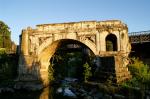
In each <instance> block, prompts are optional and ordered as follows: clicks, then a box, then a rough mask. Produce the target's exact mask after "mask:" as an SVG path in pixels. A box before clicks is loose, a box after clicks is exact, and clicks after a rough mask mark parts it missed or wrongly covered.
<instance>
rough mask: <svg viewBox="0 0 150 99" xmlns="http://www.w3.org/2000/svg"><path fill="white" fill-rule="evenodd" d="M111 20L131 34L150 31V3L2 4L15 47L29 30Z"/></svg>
mask: <svg viewBox="0 0 150 99" xmlns="http://www.w3.org/2000/svg"><path fill="white" fill-rule="evenodd" d="M110 19H119V20H122V21H123V22H124V23H126V24H127V25H128V28H129V32H136V31H145V30H150V0H0V20H2V21H4V22H5V23H6V24H7V25H8V26H9V27H10V30H11V33H12V35H11V38H12V40H13V41H15V42H16V44H18V43H19V35H20V34H21V30H22V29H23V28H26V27H28V26H31V27H33V28H35V26H36V25H37V24H46V23H60V22H74V21H86V20H97V21H102V20H110Z"/></svg>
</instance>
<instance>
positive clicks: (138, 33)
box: [128, 30, 150, 36]
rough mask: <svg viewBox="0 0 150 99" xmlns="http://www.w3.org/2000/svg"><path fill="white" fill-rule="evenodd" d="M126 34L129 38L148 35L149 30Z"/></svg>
mask: <svg viewBox="0 0 150 99" xmlns="http://www.w3.org/2000/svg"><path fill="white" fill-rule="evenodd" d="M128 34H129V36H139V35H150V30H148V31H140V32H131V33H128Z"/></svg>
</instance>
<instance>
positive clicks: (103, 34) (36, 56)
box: [18, 20, 130, 85]
mask: <svg viewBox="0 0 150 99" xmlns="http://www.w3.org/2000/svg"><path fill="white" fill-rule="evenodd" d="M111 34H112V35H115V37H116V40H117V41H116V42H117V50H113V51H111V52H110V51H107V50H106V38H107V37H108V36H109V35H111ZM121 35H124V36H123V37H122V36H121ZM65 39H70V40H74V41H78V42H81V43H82V44H84V45H86V46H87V47H88V48H90V49H91V51H92V52H93V53H94V54H95V55H96V56H98V57H108V56H111V57H114V64H115V71H116V72H115V73H116V75H120V73H121V72H122V71H119V69H118V68H123V66H122V65H121V64H125V65H127V62H126V61H122V60H119V59H121V58H120V57H126V58H127V57H128V54H129V52H130V46H129V45H130V44H129V38H128V28H127V25H126V24H124V23H122V22H121V21H119V20H108V21H81V22H70V23H56V24H41V25H37V27H36V28H35V29H32V28H30V27H28V28H27V29H24V30H22V34H21V35H20V45H19V48H20V52H19V54H20V57H19V77H18V78H19V79H20V80H27V81H29V80H41V81H42V82H43V83H44V84H45V85H46V84H47V83H48V66H49V60H50V58H51V56H52V55H53V54H54V52H55V50H56V49H57V47H58V46H59V44H60V42H61V41H62V40H65ZM118 62H119V63H118ZM124 69H126V70H127V68H126V67H125V68H124ZM121 70H123V69H121ZM126 72H128V71H126ZM126 74H128V73H126ZM119 77H120V76H117V77H116V79H117V82H119V81H121V80H118V79H119ZM121 77H122V76H121ZM122 80H124V79H122Z"/></svg>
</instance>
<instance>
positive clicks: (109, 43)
mask: <svg viewBox="0 0 150 99" xmlns="http://www.w3.org/2000/svg"><path fill="white" fill-rule="evenodd" d="M105 42H106V51H117V37H116V36H115V35H114V34H109V35H107V37H106V39H105Z"/></svg>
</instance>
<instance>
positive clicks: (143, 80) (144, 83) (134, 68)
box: [123, 58, 150, 89]
mask: <svg viewBox="0 0 150 99" xmlns="http://www.w3.org/2000/svg"><path fill="white" fill-rule="evenodd" d="M128 68H129V70H130V72H131V75H132V79H131V80H129V81H128V82H125V83H123V85H124V86H126V87H136V88H140V89H146V88H150V67H149V66H148V65H146V64H144V63H143V62H142V61H140V60H139V59H138V58H131V63H130V64H129V66H128Z"/></svg>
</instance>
